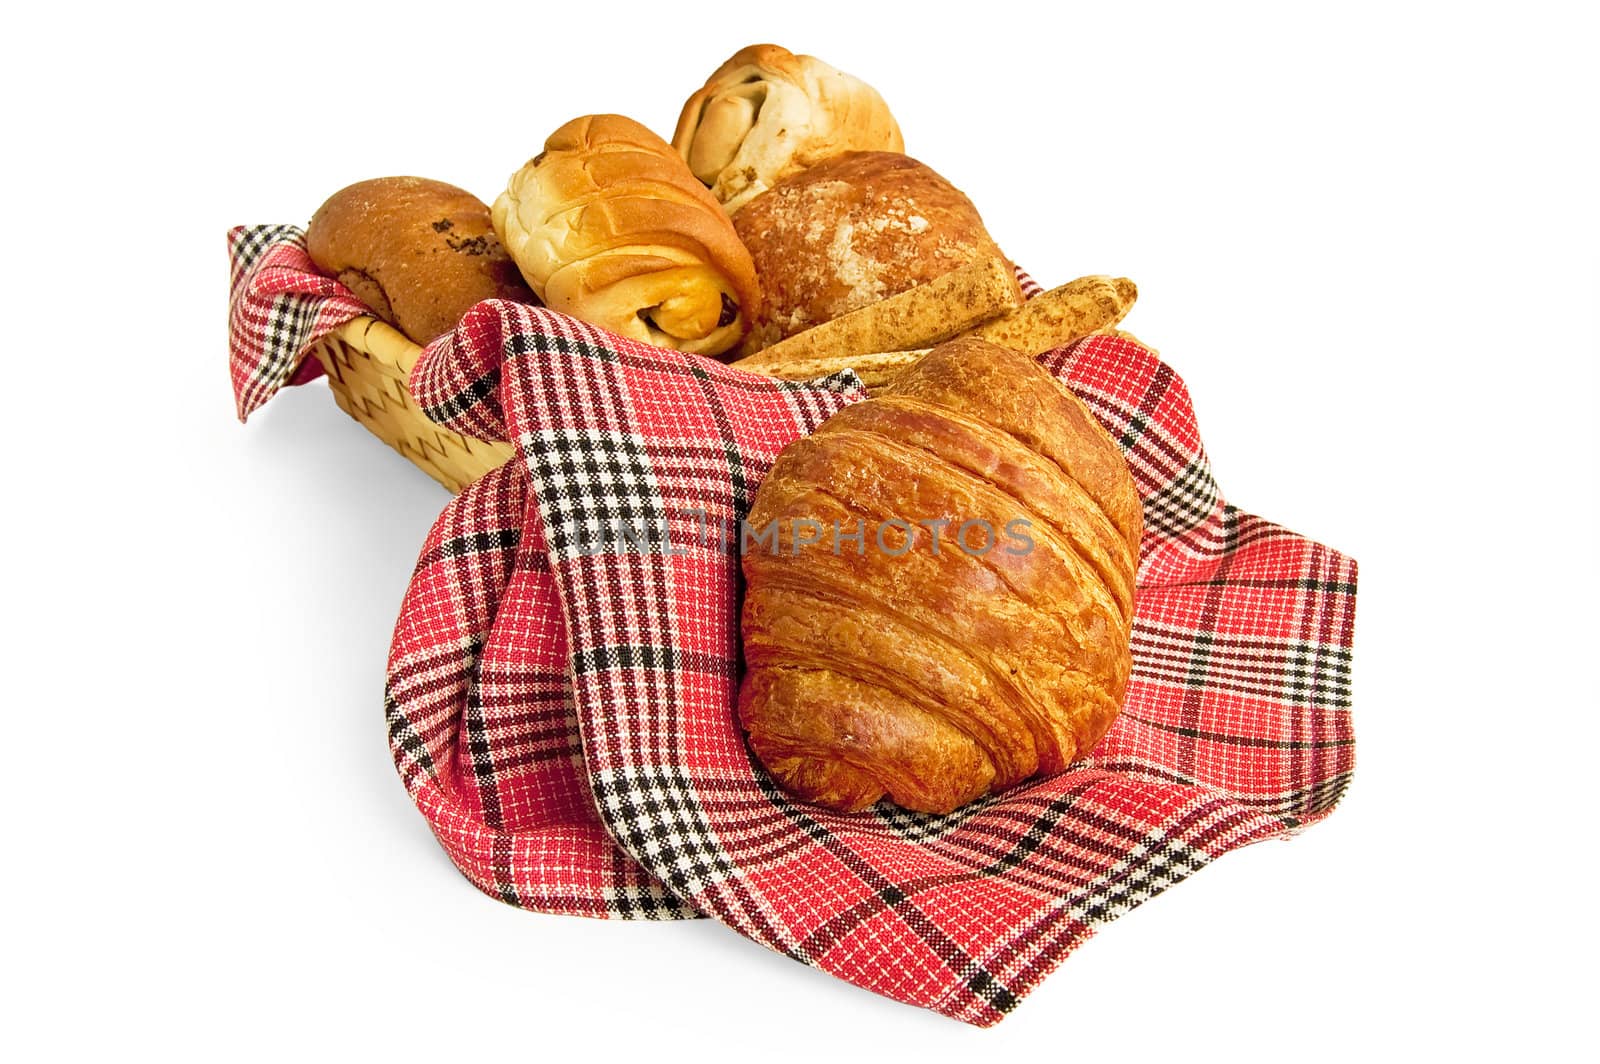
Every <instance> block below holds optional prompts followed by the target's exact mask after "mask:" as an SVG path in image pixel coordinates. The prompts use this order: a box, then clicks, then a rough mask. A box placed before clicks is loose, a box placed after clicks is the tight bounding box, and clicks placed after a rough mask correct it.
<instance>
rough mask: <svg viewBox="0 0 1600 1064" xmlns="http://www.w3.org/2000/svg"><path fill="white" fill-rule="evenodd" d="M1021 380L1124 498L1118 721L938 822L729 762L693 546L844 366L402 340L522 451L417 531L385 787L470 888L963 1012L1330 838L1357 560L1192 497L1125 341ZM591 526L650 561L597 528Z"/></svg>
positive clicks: (708, 611)
mask: <svg viewBox="0 0 1600 1064" xmlns="http://www.w3.org/2000/svg"><path fill="white" fill-rule="evenodd" d="M244 273H245V277H244V280H243V281H241V282H238V283H236V290H235V303H236V305H237V303H238V302H239V301H240V300H241V299H244V300H248V299H249V298H250V296H249V294H248V292H245V293H243V294H241V293H240V291H239V289H238V284H239V283H242V284H243V285H244V286H245V288H246V289H248V288H249V286H250V284H251V281H250V274H251V271H250V270H248V269H247V270H245V271H244ZM319 280H320V279H319ZM305 283H306V284H307V285H309V284H310V282H305ZM281 285H282V280H281V278H280V279H278V280H276V281H274V285H273V287H274V288H275V289H280V288H281ZM309 298H327V297H309ZM332 298H335V299H338V298H344V297H340V296H334V297H332ZM342 312H343V309H342V307H340V309H339V310H338V313H342ZM318 313H320V311H317V310H308V311H305V312H303V313H302V320H314V319H316V317H317V315H318ZM335 316H336V315H335ZM314 332H315V329H314V328H308V329H307V330H305V331H304V333H303V334H302V335H300V336H297V337H295V338H293V339H292V340H291V341H285V342H295V343H299V344H300V346H301V347H302V348H303V346H304V344H305V343H308V342H310V340H311V339H313V338H314V336H313V333H314ZM237 352H238V346H237V343H236V347H235V354H236V359H237ZM275 357H276V358H278V359H279V360H280V361H281V360H283V359H284V358H285V357H288V360H289V361H291V362H292V361H293V357H292V356H283V355H281V354H279V355H277V356H275ZM1041 361H1042V362H1043V363H1044V365H1046V366H1047V367H1048V368H1049V369H1050V370H1051V371H1052V372H1053V373H1055V374H1056V375H1057V376H1058V377H1059V378H1060V379H1061V380H1063V381H1064V382H1065V383H1066V384H1067V385H1068V386H1069V387H1070V388H1072V389H1073V390H1074V391H1075V392H1076V393H1077V394H1078V395H1079V396H1080V397H1082V398H1083V399H1084V401H1085V402H1086V403H1087V404H1088V405H1089V407H1090V409H1091V410H1092V411H1093V412H1094V413H1095V415H1096V416H1097V417H1098V418H1099V419H1100V421H1101V422H1102V424H1103V425H1104V426H1105V427H1106V429H1107V430H1108V431H1109V432H1110V433H1111V435H1112V436H1113V438H1115V439H1116V440H1117V441H1118V443H1119V444H1120V446H1121V447H1122V450H1123V452H1124V454H1125V456H1126V457H1127V459H1128V463H1129V467H1130V468H1131V470H1132V471H1133V475H1134V480H1135V483H1136V485H1137V486H1138V489H1139V492H1140V494H1141V497H1142V498H1143V501H1144V514H1145V535H1144V541H1143V543H1142V545H1141V561H1140V569H1139V600H1138V614H1137V619H1136V623H1135V627H1134V633H1133V655H1134V673H1133V679H1132V682H1131V684H1130V687H1129V691H1128V696H1127V700H1126V705H1125V708H1124V710H1123V713H1122V715H1121V717H1120V718H1119V719H1118V721H1117V723H1116V725H1115V726H1114V727H1113V728H1112V730H1111V732H1110V733H1109V734H1108V735H1107V736H1106V738H1105V739H1104V741H1102V743H1101V744H1100V745H1099V746H1098V747H1097V748H1096V749H1095V751H1094V753H1093V755H1092V756H1091V757H1090V758H1089V759H1087V760H1085V761H1083V762H1080V763H1078V764H1077V765H1075V766H1073V767H1072V768H1071V769H1070V770H1068V771H1066V772H1063V773H1061V774H1058V775H1056V776H1053V777H1050V778H1046V779H1040V780H1035V781H1032V782H1029V783H1026V784H1023V785H1021V786H1018V787H1016V788H1013V789H1012V790H1010V791H1007V792H1005V793H1002V794H999V795H994V796H991V797H988V798H985V799H982V800H980V801H978V802H975V803H973V804H971V805H969V806H967V807H965V808H963V809H961V810H958V811H957V812H955V813H953V814H950V815H947V816H932V815H924V814H912V813H907V812H904V811H901V810H898V809H895V808H893V807H890V806H880V807H877V808H874V809H872V810H868V811H865V812H861V813H855V814H837V813H831V812H828V811H826V810H822V809H818V808H816V807H813V806H808V805H806V804H804V803H800V802H795V801H792V800H790V799H788V798H787V797H786V796H785V795H784V794H783V793H782V792H781V791H779V790H778V789H777V788H775V787H774V786H773V784H772V782H771V780H770V779H769V778H768V777H767V775H766V774H765V773H764V772H763V771H762V769H761V767H760V765H759V764H758V763H757V762H755V761H754V760H753V758H752V757H751V755H750V753H749V751H748V749H747V747H746V744H745V743H744V741H743V737H742V735H741V733H740V731H739V728H738V725H737V722H736V720H735V716H734V696H735V692H736V690H737V683H738V670H739V647H738V596H739V560H738V557H737V552H736V549H735V547H734V545H733V543H729V544H728V545H726V546H720V545H719V544H718V543H717V542H716V541H715V539H714V538H708V537H707V536H706V535H705V534H704V529H705V527H706V524H710V525H712V526H713V527H715V526H717V525H718V524H719V523H732V522H736V521H737V520H738V518H740V517H742V516H743V515H744V513H745V512H747V510H748V508H749V506H750V503H751V500H752V498H753V495H754V492H755V490H756V488H757V486H758V485H759V483H760V481H761V478H762V476H763V475H764V473H765V472H766V470H767V469H768V468H769V466H770V464H771V462H772V460H773V459H774V458H775V456H776V455H777V453H778V452H779V451H780V450H781V449H782V448H783V447H784V445H786V444H787V443H789V442H790V441H792V440H794V439H796V438H798V437H800V436H801V435H803V434H805V433H807V432H809V431H811V430H813V429H814V428H815V427H816V426H817V425H818V424H820V423H821V422H822V420H824V419H825V418H826V417H827V416H828V414H830V413H832V412H833V411H835V410H837V409H839V408H840V407H842V406H843V405H845V404H848V403H851V402H857V401H860V400H861V399H862V398H863V397H864V392H863V390H862V389H861V387H860V384H859V381H857V380H856V379H855V377H854V375H853V374H850V373H843V374H838V375H835V376H833V377H829V378H825V379H822V380H818V381H811V382H804V383H785V382H779V381H774V380H770V379H767V378H762V377H756V376H752V375H750V374H746V373H743V372H741V371H738V370H733V369H729V368H727V367H725V366H721V365H718V364H716V363H713V362H710V361H708V360H706V359H703V358H700V357H698V356H694V355H686V354H683V353H681V352H676V351H667V350H663V349H660V348H654V347H650V346H647V345H644V344H640V343H636V342H634V341H630V340H626V339H622V338H620V337H617V336H615V335H613V334H610V333H607V332H605V331H604V330H601V329H598V328H595V327H592V326H589V325H586V324H584V323H582V322H578V321H576V320H574V319H572V318H569V317H566V316H564V315H561V314H557V313H555V312H552V311H548V310H544V309H539V308H532V307H527V306H522V305H519V304H513V303H506V302H496V301H491V302H486V303H481V304H479V305H478V306H477V307H475V308H473V309H472V310H471V311H470V312H469V313H468V314H467V315H466V317H465V318H463V320H462V322H461V324H460V326H459V327H458V328H457V329H456V331H455V333H454V334H453V335H451V336H446V337H441V338H440V339H439V340H438V341H435V342H434V343H433V344H431V345H429V347H428V348H427V350H426V351H425V352H424V355H423V357H422V359H421V360H420V361H419V363H418V365H417V367H416V370H415V371H414V373H413V377H412V382H411V383H412V391H413V394H414V396H415V398H416V399H417V400H418V401H419V403H420V404H421V405H422V406H423V407H424V409H425V410H426V411H427V412H428V413H429V416H430V417H434V418H435V419H437V420H439V421H441V422H442V423H445V424H448V425H449V426H450V427H452V428H454V429H456V430H457V431H461V432H464V433H471V434H474V435H479V436H483V437H486V438H495V439H506V440H510V441H511V442H513V443H514V444H515V445H516V448H517V456H516V457H515V458H514V459H513V460H512V461H511V462H510V463H508V464H507V465H506V466H504V467H502V468H501V469H499V470H497V471H495V472H493V473H491V474H489V475H487V476H486V477H484V478H483V479H482V480H480V481H478V482H477V483H476V484H474V485H473V486H471V487H470V488H468V489H467V490H466V491H465V492H463V493H462V495H461V496H459V497H458V498H456V499H455V500H453V501H452V502H451V503H450V504H449V505H448V506H447V507H446V508H445V511H444V513H443V514H442V515H441V517H440V519H439V521H438V522H437V524H436V525H435V526H434V528H433V530H432V531H431V533H430V534H429V536H428V539H427V541H426V543H425V544H424V545H423V549H422V554H421V557H420V558H419V560H418V563H417V567H416V570H415V572H414V574H413V577H412V581H411V585H410V588H409V590H408V592H407V594H406V597H405V602H404V605H403V607H402V611H401V616H400V619H399V623H398V624H397V626H396V629H395V635H394V642H393V645H392V648H391V654H390V661H389V677H388V685H387V696H386V706H385V710H386V713H387V716H388V722H389V735H390V743H391V747H392V749H393V753H394V756H395V761H396V765H397V766H398V768H399V771H400V775H401V778H402V779H403V781H404V782H405V785H406V787H407V789H408V791H409V792H410V793H411V795H412V797H413V798H414V800H415V801H416V803H417V805H418V807H419V809H421V810H422V812H423V814H424V816H425V817H426V818H427V820H428V822H429V824H430V825H431V826H432V828H433V830H434V833H435V835H436V836H437V837H438V838H439V840H440V842H441V843H442V844H443V846H444V848H445V849H446V851H447V852H448V853H449V854H450V856H451V859H452V860H454V861H455V863H456V864H457V866H458V867H459V868H461V870H462V871H463V872H464V873H465V874H466V876H467V878H469V879H470V880H471V881H472V882H473V883H475V884H476V885H477V886H479V887H480V888H481V889H483V890H484V891H486V892H488V893H489V894H491V895H493V896H495V897H497V898H500V899H501V900H503V901H506V902H508V903H510V904H513V905H518V906H521V907H524V908H529V909H534V910H538V911H543V912H560V913H572V914H579V915H587V916H605V917H620V918H635V919H663V918H675V917H685V916H696V915H705V916H710V917H713V918H715V919H718V920H720V921H722V922H723V923H725V924H727V925H728V926H729V927H731V928H733V929H734V930H736V931H738V932H739V933H740V934H742V935H745V936H746V937H748V938H750V939H752V940H754V941H756V942H759V943H761V944H762V945H765V946H767V947H769V948H771V949H774V950H777V951H778V952H781V953H783V954H785V955H787V956H790V957H792V958H794V959H796V960H799V961H802V962H804V963H806V964H811V965H815V966H817V967H820V968H823V969H824V970H826V971H828V972H831V973H832V974H834V975H837V976H839V977H840V978H842V979H846V980H848V981H850V982H852V983H855V984H857V985H860V986H863V987H865V988H867V989H870V990H873V991H876V992H878V993H880V994H884V995H887V996H889V997H892V998H895V999H897V1000H900V1001H904V1002H907V1003H910V1004H914V1005H919V1006H922V1007H926V1008H930V1009H933V1010H935V1011H938V1012H940V1013H943V1014H945V1015H948V1016H952V1017H955V1018H957V1019H960V1020H963V1021H965V1022H968V1023H973V1024H978V1025H989V1024H992V1023H995V1022H997V1021H998V1020H1000V1019H1001V1018H1002V1017H1003V1016H1004V1015H1005V1014H1006V1013H1007V1012H1009V1011H1010V1010H1011V1009H1012V1007H1013V1006H1015V1004H1016V1003H1017V1002H1018V1000H1019V999H1020V998H1021V997H1023V996H1024V995H1025V994H1026V993H1027V992H1028V991H1029V990H1030V989H1031V988H1032V987H1033V986H1035V985H1036V984H1037V983H1038V981H1039V980H1040V979H1042V978H1043V977H1044V976H1045V975H1046V974H1047V973H1048V972H1049V971H1050V970H1051V969H1053V968H1054V967H1055V966H1056V965H1057V964H1058V963H1060V961H1061V960H1062V959H1063V958H1064V957H1065V956H1066V955H1067V953H1069V952H1070V951H1071V950H1072V949H1073V948H1074V947H1075V946H1077V945H1078V944H1079V943H1081V942H1082V941H1083V940H1084V939H1085V938H1087V937H1088V936H1089V935H1090V934H1091V933H1093V931H1094V930H1095V929H1096V928H1097V927H1099V926H1100V925H1102V924H1104V923H1106V922H1108V921H1109V920H1112V919H1114V918H1115V917H1117V916H1118V915H1120V914H1122V913H1124V912H1126V911H1128V910H1129V909H1131V908H1133V907H1135V906H1137V905H1139V904H1140V903H1142V902H1143V901H1145V900H1147V899H1149V898H1150V897H1153V896H1154V895H1155V894H1157V893H1159V892H1161V891H1162V890H1164V889H1165V888H1167V887H1168V886H1171V885H1172V884H1174V883H1176V882H1178V881H1179V880H1181V879H1183V878H1184V877H1185V876H1187V875H1189V874H1191V873H1193V872H1194V871H1196V870H1198V869H1199V868H1201V867H1202V866H1204V865H1205V864H1206V863H1208V862H1209V861H1211V860H1212V859H1213V858H1215V857H1217V856H1219V855H1221V854H1222V853H1225V852H1227V851H1228V850H1230V849H1234V848H1236V847H1238V846H1242V845H1245V844H1247V843H1250V842H1255V841H1258V840H1261V839H1266V838H1272V837H1280V836H1284V835H1288V834H1291V833H1293V832H1296V831H1298V830H1300V829H1302V828H1304V827H1305V826H1307V825H1309V824H1311V823H1314V822H1316V821H1317V820H1320V819H1321V818H1323V817H1325V816H1327V815H1328V813H1329V812H1330V811H1331V810H1332V809H1333V807H1334V804H1335V803H1336V802H1337V801H1338V799H1339V797H1340V796H1341V795H1342V793H1343V792H1344V790H1345V787H1346V785H1347V784H1348V782H1349V780H1350V775H1351V771H1352V769H1353V764H1354V737H1353V733H1352V731H1351V725H1350V714H1349V706H1350V686H1349V684H1350V666H1351V661H1350V649H1351V641H1352V633H1353V623H1354V608H1355V591H1356V565H1355V562H1354V561H1353V560H1352V559H1350V558H1347V557H1345V556H1343V555H1341V554H1339V553H1338V552H1336V551H1333V550H1331V549H1329V548H1327V547H1324V546H1322V545H1320V544H1317V543H1314V542H1311V541H1309V540H1307V539H1305V538H1303V537H1300V536H1298V535H1295V534H1294V533H1292V532H1289V531H1287V530H1285V529H1283V528H1280V527H1278V526H1276V525H1274V524H1272V523H1270V522H1268V521H1265V520H1262V519H1261V518H1258V517H1254V516H1252V515H1250V514H1246V513H1243V512H1241V511H1239V510H1237V509H1235V508H1234V507H1232V506H1229V505H1227V504H1226V503H1225V502H1224V501H1223V499H1222V497H1221V495H1220V494H1219V492H1218V490H1217V486H1216V483H1215V481H1214V480H1213V479H1212V476H1211V471H1210V466H1209V464H1208V462H1207V460H1206V457H1205V452H1204V449H1203V448H1202V446H1201V443H1200V438H1199V432H1198V428H1197V426H1196V425H1195V421H1194V413H1193V410H1192V409H1191V407H1190V404H1189V399H1188V395H1187V392H1186V391H1185V389H1184V386H1183V383H1182V381H1181V380H1180V379H1179V378H1178V377H1177V375H1176V374H1175V373H1174V372H1173V371H1172V369H1171V368H1170V367H1168V366H1167V365H1165V364H1164V363H1163V362H1161V361H1160V360H1159V359H1157V358H1156V357H1155V356H1154V355H1153V354H1152V353H1151V352H1149V351H1148V350H1146V349H1145V348H1143V347H1141V346H1139V345H1138V344H1136V343H1134V342H1132V341H1129V340H1126V339H1121V338H1115V337H1105V336H1096V337H1090V338H1088V339H1086V340H1083V341H1080V342H1079V343H1077V344H1074V345H1072V346H1070V347H1068V348H1065V349H1062V350H1058V351H1053V352H1050V353H1048V354H1046V355H1044V356H1042V358H1041ZM292 376H293V371H292V369H291V371H290V374H289V375H288V376H285V377H284V378H283V379H284V380H285V381H287V380H289V379H292ZM256 379H259V375H256V374H252V373H250V372H246V373H245V374H244V375H243V380H245V381H246V382H249V381H252V380H256ZM240 380H241V377H240V375H239V373H238V372H237V370H236V374H235V381H236V384H237V382H239V381H240ZM241 394H242V393H241ZM244 406H245V404H244V401H243V399H242V398H241V409H244ZM694 514H700V515H703V516H702V517H694V516H691V515H694ZM621 523H631V524H632V525H634V526H635V527H649V528H661V529H663V530H664V539H659V540H655V541H649V542H645V543H643V544H641V543H640V542H638V541H633V540H622V539H619V538H617V537H615V536H607V535H605V534H604V533H605V531H606V530H608V529H614V528H616V527H618V526H619V524H621ZM597 533H599V534H598V535H597Z"/></svg>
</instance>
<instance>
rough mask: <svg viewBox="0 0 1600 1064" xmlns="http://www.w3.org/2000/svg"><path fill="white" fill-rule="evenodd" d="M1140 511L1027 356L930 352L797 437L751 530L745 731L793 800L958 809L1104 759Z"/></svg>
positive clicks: (1067, 400)
mask: <svg viewBox="0 0 1600 1064" xmlns="http://www.w3.org/2000/svg"><path fill="white" fill-rule="evenodd" d="M1141 530H1142V516H1141V512H1140V503H1139V497H1138V495H1137V493H1136V492H1135V491H1134V487H1133V481H1132V478H1131V476H1130V475H1129V472H1128V468H1127V465H1126V463H1125V462H1124V461H1123V458H1122V455H1121V453H1120V452H1119V451H1118V449H1117V446H1116V444H1115V443H1114V442H1113V441H1112V440H1111V438H1110V437H1109V436H1108V435H1107V434H1106V432H1105V430H1104V429H1102V428H1101V427H1100V425H1099V424H1098V423H1097V422H1096V421H1095V420H1094V418H1093V416H1092V415H1091V414H1090V413H1089V411H1088V409H1087V408H1086V407H1085V406H1084V405H1083V403H1082V402H1080V401H1079V400H1078V399H1077V398H1076V397H1075V396H1073V395H1072V394H1071V393H1070V392H1068V391H1067V390H1066V389H1065V388H1064V387H1063V386H1061V385H1060V384H1059V383H1057V381H1056V380H1055V378H1054V377H1052V376H1051V375H1050V374H1049V373H1048V372H1046V371H1045V370H1044V369H1043V368H1042V367H1040V366H1039V365H1038V364H1037V363H1035V362H1034V361H1033V360H1032V359H1031V358H1029V357H1027V356H1025V355H1022V354H1019V353H1017V352H1015V351H1011V350H1008V349H1005V348H1000V347H996V346H994V345H992V344H988V343H985V342H983V341H980V340H972V339H961V340H953V341H950V342H949V343H946V344H943V345H941V346H939V347H936V348H935V349H934V350H933V351H932V352H931V353H929V354H928V355H927V356H926V357H924V358H923V359H922V360H921V361H920V362H918V363H917V364H916V365H915V366H913V367H912V368H910V369H908V370H906V371H905V372H904V373H902V374H901V375H900V376H899V377H897V378H896V379H895V382H894V383H893V384H892V385H891V386H890V387H889V388H888V389H887V390H886V391H885V392H883V393H882V394H881V395H879V396H878V397H876V398H872V399H869V400H867V401H865V402H863V403H859V404H857V405H855V406H850V407H846V408H845V409H844V410H842V411H840V412H839V413H837V414H835V415H834V416H833V417H831V418H829V419H828V420H827V421H826V422H825V423H823V425H822V426H821V428H819V429H818V430H817V432H816V433H815V434H813V435H812V436H810V437H808V438H805V439H801V440H798V441H796V442H795V443H792V444H790V445H789V446H788V447H787V448H785V449H784V451H783V452H782V453H781V454H780V455H779V456H778V459H777V461H776V462H775V463H774V465H773V467H772V470H771V472H770V473H769V474H768V475H767V478H766V479H765V480H764V481H763V482H762V484H761V486H760V488H759V489H758V490H757V493H756V498H755V505H754V507H753V509H752V511H751V514H750V516H749V518H748V520H747V523H746V525H745V526H744V528H743V529H742V536H741V539H742V541H743V548H744V559H743V565H744V573H745V579H746V594H745V601H744V607H743V615H742V634H743V640H744V654H745V661H746V665H747V671H746V673H745V676H744V679H743V681H742V683H741V686H740V690H739V704H738V712H739V719H740V723H741V724H742V725H743V727H744V728H745V730H746V731H747V732H748V733H749V740H750V745H751V748H752V750H753V751H754V753H755V755H756V756H757V758H759V759H760V761H761V763H762V764H763V765H764V766H766V768H767V770H768V771H769V772H770V773H771V774H772V776H773V777H774V778H775V779H776V780H777V782H778V783H779V785H781V786H782V787H783V788H784V789H785V790H787V791H789V792H790V793H792V794H794V795H795V796H796V797H799V798H801V799H804V800H806V801H810V802H815V803H817V804H819V805H824V806H828V807H830V808H833V809H839V810H857V809H863V808H865V807H867V806H869V805H872V804H873V803H875V802H877V801H879V800H880V799H883V798H885V797H887V798H888V799H890V800H891V801H893V802H895V803H897V804H898V805H900V806H903V807H905V808H907V809H913V810H919V811H924V812H934V813H945V812H949V811H951V810H953V809H956V808H957V807H959V806H961V805H963V804H965V803H967V802H969V801H971V800H973V799H974V798H977V797H979V796H981V795H983V794H985V793H988V792H990V791H996V790H1000V789H1002V788H1005V787H1009V786H1011V785H1013V784H1015V783H1017V782H1019V781H1021V780H1024V779H1026V778H1028V777H1029V776H1032V775H1034V774H1036V773H1048V772H1056V771H1059V770H1060V769H1062V768H1064V767H1065V766H1066V765H1068V764H1069V763H1070V762H1072V761H1073V760H1074V759H1076V758H1080V757H1084V756H1086V755H1087V754H1088V753H1089V752H1090V750H1092V749H1093V748H1094V746H1095V744H1096V743H1098V742H1099V741H1100V739H1101V737H1102V736H1103V735H1104V734H1105V732H1106V730H1107V729H1108V728H1109V727H1110V726H1111V723H1112V721H1113V720H1115V718H1116V716H1117V713H1118V712H1119V710H1120V707H1121V704H1122V697H1123V693H1124V690H1125V688H1126V686H1127V682H1128V674H1129V670H1130V668H1131V658H1130V654H1129V636H1130V631H1131V625H1132V623H1133V608H1134V574H1135V570H1136V567H1137V561H1138V550H1139V537H1140V534H1141Z"/></svg>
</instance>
